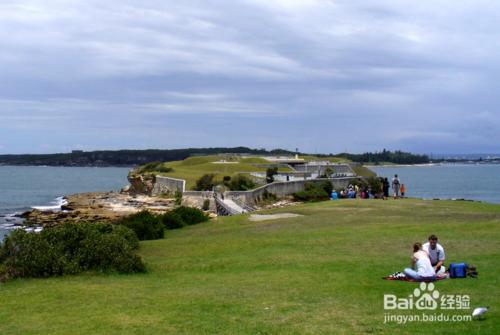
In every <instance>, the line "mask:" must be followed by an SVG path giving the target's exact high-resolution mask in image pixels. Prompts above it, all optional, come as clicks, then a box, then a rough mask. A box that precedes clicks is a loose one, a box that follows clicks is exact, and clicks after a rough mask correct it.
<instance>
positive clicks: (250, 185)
mask: <svg viewBox="0 0 500 335" xmlns="http://www.w3.org/2000/svg"><path fill="white" fill-rule="evenodd" d="M228 187H229V189H230V190H231V191H248V190H251V189H254V188H255V183H254V181H253V180H252V179H251V178H250V177H248V176H245V175H243V174H238V175H236V176H234V177H233V178H231V180H230V181H229V183H228Z"/></svg>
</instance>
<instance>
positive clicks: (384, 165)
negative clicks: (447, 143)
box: [363, 161, 500, 168]
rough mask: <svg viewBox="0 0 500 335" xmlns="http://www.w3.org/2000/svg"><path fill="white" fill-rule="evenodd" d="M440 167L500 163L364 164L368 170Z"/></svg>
mask: <svg viewBox="0 0 500 335" xmlns="http://www.w3.org/2000/svg"><path fill="white" fill-rule="evenodd" d="M440 165H500V162H488V161H483V162H439V163H424V164H378V165H374V164H364V165H363V166H365V167H367V168H377V167H384V168H386V167H414V166H415V167H426V166H440Z"/></svg>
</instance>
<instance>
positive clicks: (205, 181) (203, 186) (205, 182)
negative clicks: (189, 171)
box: [194, 173, 216, 191]
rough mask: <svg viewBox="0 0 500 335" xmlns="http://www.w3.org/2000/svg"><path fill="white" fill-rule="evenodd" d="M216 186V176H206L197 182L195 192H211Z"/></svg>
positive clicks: (210, 174)
mask: <svg viewBox="0 0 500 335" xmlns="http://www.w3.org/2000/svg"><path fill="white" fill-rule="evenodd" d="M215 184H216V181H215V174H212V173H208V174H204V175H203V176H201V177H200V179H198V180H197V181H196V185H195V186H194V189H195V191H211V190H212V189H213V188H214V186H215Z"/></svg>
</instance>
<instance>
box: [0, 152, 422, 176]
mask: <svg viewBox="0 0 500 335" xmlns="http://www.w3.org/2000/svg"><path fill="white" fill-rule="evenodd" d="M222 153H235V154H236V153H242V154H253V155H294V154H295V152H293V151H288V150H283V149H275V150H265V149H251V148H247V147H233V148H187V149H170V150H161V149H147V150H116V151H112V150H102V151H80V150H75V151H73V152H71V153H56V154H39V155H34V154H22V155H0V165H48V166H136V165H143V164H146V163H149V162H170V161H178V160H184V159H186V158H188V157H190V156H196V155H216V154H222ZM298 154H300V155H307V153H298ZM316 156H318V157H343V158H347V159H350V160H352V161H354V162H360V163H374V164H376V163H379V162H388V163H396V164H417V163H428V162H429V157H427V156H426V155H414V154H411V153H407V152H403V151H394V152H391V151H387V150H385V149H384V150H382V151H381V152H374V153H364V154H349V153H342V154H339V155H334V154H316ZM155 164H157V163H155ZM156 171H157V170H156Z"/></svg>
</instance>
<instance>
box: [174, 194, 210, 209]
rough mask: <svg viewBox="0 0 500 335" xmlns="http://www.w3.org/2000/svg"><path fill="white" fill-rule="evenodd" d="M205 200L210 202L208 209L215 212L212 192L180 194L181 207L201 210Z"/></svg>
mask: <svg viewBox="0 0 500 335" xmlns="http://www.w3.org/2000/svg"><path fill="white" fill-rule="evenodd" d="M205 200H208V201H209V202H210V205H209V209H210V210H211V211H214V212H215V209H216V208H215V201H214V192H212V191H185V192H184V193H183V194H182V205H183V206H188V207H197V208H202V207H203V203H204V202H205Z"/></svg>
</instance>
